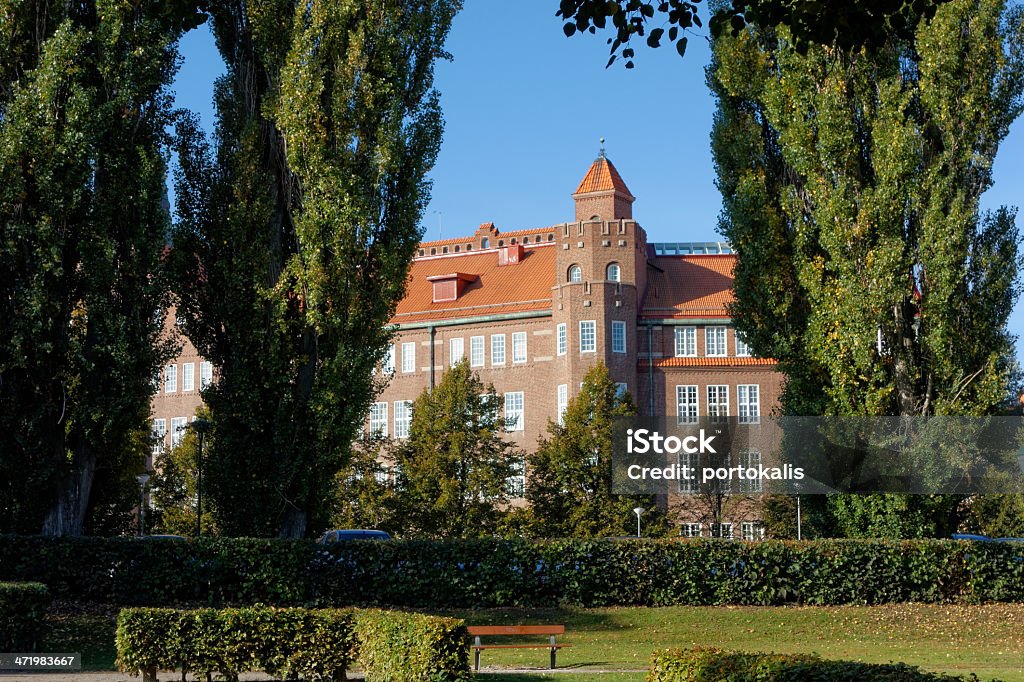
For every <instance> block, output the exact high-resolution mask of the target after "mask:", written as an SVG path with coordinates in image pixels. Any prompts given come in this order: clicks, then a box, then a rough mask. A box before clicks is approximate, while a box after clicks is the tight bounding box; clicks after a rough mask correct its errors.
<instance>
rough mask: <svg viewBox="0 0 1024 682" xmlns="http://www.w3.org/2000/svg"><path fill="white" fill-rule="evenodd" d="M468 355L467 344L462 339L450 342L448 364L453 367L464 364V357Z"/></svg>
mask: <svg viewBox="0 0 1024 682" xmlns="http://www.w3.org/2000/svg"><path fill="white" fill-rule="evenodd" d="M465 354H466V344H465V342H464V341H463V339H462V337H459V338H457V339H452V340H450V341H449V342H448V364H449V366H451V367H454V366H455V365H457V364H459V363H460V362H462V356H463V355H465Z"/></svg>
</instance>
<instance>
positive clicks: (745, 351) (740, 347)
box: [736, 332, 750, 358]
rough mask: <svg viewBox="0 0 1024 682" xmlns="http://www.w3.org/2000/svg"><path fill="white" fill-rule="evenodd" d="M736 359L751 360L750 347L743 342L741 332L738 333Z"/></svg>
mask: <svg viewBox="0 0 1024 682" xmlns="http://www.w3.org/2000/svg"><path fill="white" fill-rule="evenodd" d="M736 357H738V358H749V357H750V346H748V345H747V342H746V341H744V340H743V338H742V337H741V336H740V333H739V332H736Z"/></svg>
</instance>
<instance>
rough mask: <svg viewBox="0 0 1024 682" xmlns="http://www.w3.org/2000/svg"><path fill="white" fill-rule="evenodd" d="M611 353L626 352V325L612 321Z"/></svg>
mask: <svg viewBox="0 0 1024 682" xmlns="http://www.w3.org/2000/svg"><path fill="white" fill-rule="evenodd" d="M612 352H613V353H625V352H626V323H625V322H621V321H619V320H612Z"/></svg>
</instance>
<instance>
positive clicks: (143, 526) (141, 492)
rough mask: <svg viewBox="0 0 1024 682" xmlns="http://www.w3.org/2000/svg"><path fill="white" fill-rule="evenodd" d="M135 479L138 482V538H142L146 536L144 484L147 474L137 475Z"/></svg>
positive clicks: (147, 478) (147, 477)
mask: <svg viewBox="0 0 1024 682" xmlns="http://www.w3.org/2000/svg"><path fill="white" fill-rule="evenodd" d="M136 479H137V480H138V481H139V537H142V536H143V535H145V534H146V482H147V481H149V474H147V473H142V474H139V475H138V476H136Z"/></svg>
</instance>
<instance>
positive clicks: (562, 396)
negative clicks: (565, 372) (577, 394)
mask: <svg viewBox="0 0 1024 682" xmlns="http://www.w3.org/2000/svg"><path fill="white" fill-rule="evenodd" d="M555 403H556V409H555V414H556V415H557V416H558V423H559V424H562V425H564V424H565V410H566V409H567V408H568V407H569V384H558V388H557V389H556V392H555Z"/></svg>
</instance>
